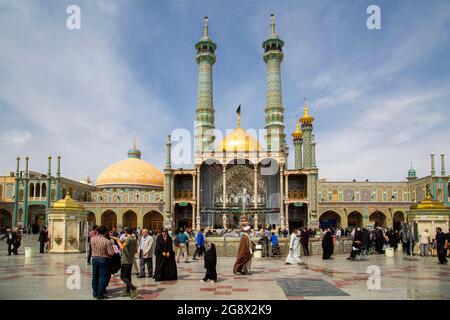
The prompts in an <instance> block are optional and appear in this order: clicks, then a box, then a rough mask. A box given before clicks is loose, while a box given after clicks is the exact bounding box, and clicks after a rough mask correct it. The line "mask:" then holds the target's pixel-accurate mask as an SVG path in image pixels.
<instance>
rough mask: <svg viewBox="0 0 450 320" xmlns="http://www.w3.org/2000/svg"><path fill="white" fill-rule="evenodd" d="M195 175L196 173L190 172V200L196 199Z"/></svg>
mask: <svg viewBox="0 0 450 320" xmlns="http://www.w3.org/2000/svg"><path fill="white" fill-rule="evenodd" d="M195 177H196V174H195V173H194V174H192V200H194V201H195V199H196V193H195V192H196V190H195Z"/></svg>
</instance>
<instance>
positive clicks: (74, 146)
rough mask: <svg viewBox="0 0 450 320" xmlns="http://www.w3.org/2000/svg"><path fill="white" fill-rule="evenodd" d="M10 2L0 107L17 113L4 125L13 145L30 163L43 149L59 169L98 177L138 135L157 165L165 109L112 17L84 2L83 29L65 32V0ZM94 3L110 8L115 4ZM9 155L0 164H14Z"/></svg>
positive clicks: (0, 22) (0, 64)
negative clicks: (56, 1)
mask: <svg viewBox="0 0 450 320" xmlns="http://www.w3.org/2000/svg"><path fill="white" fill-rule="evenodd" d="M9 4H10V5H9V6H8V8H7V10H4V11H2V12H0V30H2V31H1V32H0V41H1V43H2V50H1V51H0V70H1V71H2V72H1V73H0V97H1V101H2V102H3V105H2V109H4V112H2V113H3V114H11V115H14V116H15V117H16V119H18V120H19V121H17V122H14V123H9V124H8V126H9V127H11V129H10V130H11V131H10V133H9V134H10V135H11V132H13V133H15V134H14V137H15V138H16V140H17V141H20V142H21V145H16V146H15V150H16V152H19V153H26V154H27V155H30V166H32V167H33V170H45V169H44V168H46V164H45V161H46V155H48V154H53V155H55V156H56V154H61V155H62V167H63V170H62V171H63V174H64V176H67V177H70V178H75V179H79V178H81V177H82V176H86V175H90V176H92V177H96V176H97V175H98V174H99V173H100V171H101V170H102V169H103V168H104V167H105V166H106V165H109V164H111V163H112V162H115V161H118V160H120V159H123V158H125V157H126V151H127V150H128V148H129V146H131V144H132V138H133V137H137V139H138V147H139V148H140V149H141V150H142V152H143V158H144V159H145V160H148V161H150V162H152V163H154V164H156V165H157V166H160V165H161V164H162V163H163V155H164V152H163V150H164V134H161V132H168V131H169V129H168V128H169V120H168V113H169V112H161V110H167V108H166V107H165V105H164V102H163V101H162V100H161V98H160V97H159V96H158V95H157V94H155V93H153V92H151V91H150V90H148V88H145V89H144V88H143V87H142V86H141V84H140V83H139V82H138V81H137V80H136V79H135V78H134V76H133V74H132V73H131V72H130V69H129V67H128V65H127V63H126V61H125V59H124V58H123V56H122V54H126V52H120V51H118V48H119V47H118V46H117V39H116V37H115V35H116V32H115V30H114V23H111V20H108V19H106V20H102V19H96V16H95V13H94V12H97V11H95V10H94V9H95V7H89V10H84V9H83V8H85V7H83V8H82V19H83V20H82V29H81V30H74V31H70V30H68V29H66V28H65V24H64V23H60V22H61V21H64V19H65V17H66V13H65V7H64V6H63V5H62V4H61V6H60V7H59V6H55V7H52V9H53V10H47V8H45V7H41V6H39V5H38V4H37V3H35V2H10V3H9ZM99 5H100V6H101V7H102V11H103V12H105V11H106V13H108V14H109V13H113V12H115V13H117V10H119V8H118V7H117V6H114V9H111V8H112V7H110V6H109V4H106V3H103V4H102V2H100V3H99ZM108 8H110V9H108ZM100 16H101V14H100ZM115 16H117V15H115ZM115 16H114V15H113V17H112V18H111V19H113V18H114V17H115ZM97 17H98V15H97ZM153 115H158V119H157V121H154V120H155V118H152V116H153ZM0 121H2V122H5V121H7V120H6V118H5V117H4V116H2V117H1V118H0ZM150 123H151V124H150ZM23 128H29V129H23ZM30 131H31V132H32V134H30ZM2 136H3V137H5V135H4V134H3V135H2ZM25 138H26V139H25ZM5 141H6V140H5V138H3V139H2V140H1V141H0V149H3V148H6V145H5V143H6V142H5ZM139 142H141V143H139ZM14 157H15V155H12V154H10V153H2V155H1V156H0V166H1V167H3V168H4V169H7V170H9V169H11V168H12V167H13V166H14Z"/></svg>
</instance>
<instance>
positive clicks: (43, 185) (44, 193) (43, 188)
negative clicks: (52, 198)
mask: <svg viewBox="0 0 450 320" xmlns="http://www.w3.org/2000/svg"><path fill="white" fill-rule="evenodd" d="M46 196H47V185H46V184H45V183H43V184H42V190H41V197H43V198H44V197H46Z"/></svg>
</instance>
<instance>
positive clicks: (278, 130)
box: [262, 14, 287, 152]
mask: <svg viewBox="0 0 450 320" xmlns="http://www.w3.org/2000/svg"><path fill="white" fill-rule="evenodd" d="M270 30H271V32H270V34H269V37H268V38H267V40H266V41H264V42H263V44H262V46H263V48H264V56H263V57H264V62H265V63H266V82H267V88H266V107H265V114H266V126H265V129H266V143H267V150H268V151H275V152H276V151H281V152H282V151H286V150H287V148H286V135H285V133H284V107H283V102H282V98H281V96H282V95H281V61H283V46H284V42H283V40H281V39H280V37H278V35H277V34H276V33H275V17H274V15H273V14H272V15H271V28H270Z"/></svg>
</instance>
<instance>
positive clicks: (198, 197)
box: [196, 166, 201, 230]
mask: <svg viewBox="0 0 450 320" xmlns="http://www.w3.org/2000/svg"><path fill="white" fill-rule="evenodd" d="M197 193H198V196H197V217H196V225H197V230H200V229H201V226H200V222H201V221H200V206H201V194H200V166H198V167H197Z"/></svg>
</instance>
